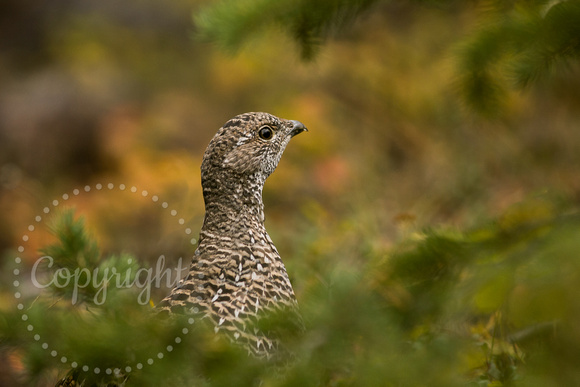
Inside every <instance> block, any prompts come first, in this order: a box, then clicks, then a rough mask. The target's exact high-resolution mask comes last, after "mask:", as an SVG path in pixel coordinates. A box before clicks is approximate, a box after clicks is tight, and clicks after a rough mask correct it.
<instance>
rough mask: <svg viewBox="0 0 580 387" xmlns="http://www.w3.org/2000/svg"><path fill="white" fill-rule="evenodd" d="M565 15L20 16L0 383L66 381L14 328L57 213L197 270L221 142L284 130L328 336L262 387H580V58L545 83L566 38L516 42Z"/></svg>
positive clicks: (308, 271)
mask: <svg viewBox="0 0 580 387" xmlns="http://www.w3.org/2000/svg"><path fill="white" fill-rule="evenodd" d="M508 3H509V4H508ZM558 3H560V2H548V1H528V2H525V1H521V2H520V1H512V2H497V1H465V2H461V1H384V2H374V1H366V2H365V1H362V2H340V1H330V0H328V1H321V2H310V3H308V2H296V3H293V2H287V1H281V2H279V3H274V2H272V1H262V2H259V1H240V2H236V3H231V2H230V3H227V2H226V3H221V2H217V3H215V2H210V1H195V0H166V1H163V2H161V1H154V0H126V1H123V2H119V1H112V0H101V1H89V0H76V1H72V0H57V1H51V2H48V1H39V0H27V1H22V0H4V1H3V2H2V3H1V4H0V85H1V87H0V209H1V214H2V217H1V219H0V254H1V255H0V259H2V266H3V270H2V273H1V274H0V278H1V286H0V311H1V312H2V316H3V317H2V342H1V343H0V345H2V347H0V349H1V353H0V356H1V357H2V361H0V364H1V365H0V367H1V368H2V372H1V373H2V375H3V376H2V377H1V378H2V379H0V384H1V385H13V386H17V385H51V383H54V381H55V380H56V377H57V375H62V374H63V372H66V367H61V369H60V370H55V369H57V368H58V367H55V366H54V364H45V363H43V362H42V361H40V360H38V359H42V357H43V356H45V357H48V354H46V353H45V354H44V355H43V354H42V351H37V352H38V353H37V354H34V355H30V352H31V350H30V348H33V347H34V346H35V345H36V346H38V343H29V342H28V341H32V339H31V338H30V337H29V336H30V335H29V334H27V333H26V332H19V331H18V328H17V327H14V324H15V321H17V318H15V317H14V315H16V313H17V312H15V311H16V309H15V306H16V303H17V301H16V299H15V298H14V295H13V293H14V290H13V286H12V285H13V277H14V275H13V270H12V266H13V263H14V257H15V256H20V257H22V259H23V265H24V267H25V268H27V269H30V268H31V267H32V265H33V264H34V262H35V261H36V259H37V258H38V257H39V254H40V253H39V252H38V251H39V249H40V248H42V247H43V246H45V245H46V244H48V243H52V242H54V238H53V237H51V236H50V233H49V229H48V224H49V221H48V220H49V219H50V218H51V216H53V214H55V213H58V212H59V211H60V210H61V209H62V208H64V207H72V208H74V209H75V210H76V213H77V214H78V215H82V216H83V217H84V219H85V221H86V225H87V229H88V230H89V231H90V233H91V235H93V236H94V238H95V240H96V241H97V242H98V245H99V246H100V249H101V251H102V252H103V254H104V255H107V254H121V253H129V254H131V255H133V256H134V257H136V259H137V260H138V261H139V262H140V263H141V264H142V265H144V266H147V265H148V264H151V263H152V262H154V261H155V260H156V259H157V257H158V256H159V255H160V254H163V255H165V256H166V257H167V259H168V265H174V264H175V262H177V259H178V258H180V257H183V258H184V261H185V262H187V261H188V260H189V258H190V257H191V255H192V253H193V250H194V247H193V246H192V242H195V241H192V240H191V239H192V238H196V237H197V233H198V231H199V228H200V227H201V222H202V220H203V200H202V196H201V188H200V176H199V165H200V163H201V157H202V154H203V151H204V150H205V147H206V145H207V143H208V142H209V140H210V139H211V137H212V136H213V134H214V133H215V131H216V130H217V129H218V128H219V127H220V126H221V125H222V124H223V123H224V122H225V121H226V120H228V119H229V118H231V117H233V116H234V115H236V114H239V113H243V112H246V111H267V112H270V113H272V114H275V115H278V116H280V117H284V118H288V119H296V120H300V121H301V122H303V123H304V124H305V125H306V126H307V127H308V128H309V132H308V133H306V134H304V135H301V136H298V137H296V138H295V139H293V140H292V143H291V144H290V145H289V147H288V149H287V150H286V153H285V156H284V157H283V159H282V161H281V163H280V165H279V167H278V169H277V170H276V172H275V173H274V175H272V176H271V177H270V178H269V180H268V182H267V183H266V188H265V190H264V202H265V206H266V226H267V228H268V230H269V232H270V235H271V236H272V238H273V240H274V242H275V243H276V245H277V247H278V250H279V251H280V253H281V255H282V257H283V259H284V261H285V263H286V265H287V267H288V272H289V274H290V276H291V279H292V281H293V284H294V287H295V291H296V293H297V297H298V300H299V302H300V304H301V307H302V309H303V312H304V314H305V319H306V321H307V325H309V327H310V330H309V332H310V333H308V334H307V338H306V339H304V340H303V342H301V343H300V344H297V347H298V349H296V351H297V352H298V353H299V354H302V355H303V356H302V359H303V360H302V361H301V362H299V363H298V364H296V365H295V366H294V368H293V370H291V371H290V373H291V375H292V376H291V377H290V378H289V379H288V380H286V381H282V380H278V379H272V380H270V379H267V378H266V384H267V385H298V384H301V385H359V386H365V385H393V386H405V385H413V386H414V385H417V386H419V385H421V386H431V385H441V386H443V385H445V386H447V385H466V384H472V385H512V384H518V385H525V386H528V385H538V386H563V385H580V372H579V370H580V368H578V366H577V364H578V361H580V328H579V327H580V325H578V324H577V323H578V322H579V321H578V317H580V316H579V314H580V302H578V300H577V298H578V295H579V294H580V285H578V276H579V273H580V272H579V271H578V270H579V265H580V255H579V253H580V238H578V235H579V233H578V232H579V231H580V219H579V217H578V215H577V210H576V209H577V208H578V204H579V201H580V178H579V171H578V167H579V166H580V131H578V128H579V125H580V77H579V76H578V75H579V72H578V65H577V61H575V59H576V58H577V56H578V53H580V50H579V49H578V43H577V36H576V38H574V39H576V43H573V44H571V45H569V46H566V47H565V48H566V50H568V51H566V50H564V49H562V51H561V52H564V53H565V54H566V55H569V58H568V59H572V60H568V61H567V62H566V63H565V64H566V66H564V65H563V63H564V62H562V63H560V62H558V61H557V60H554V62H555V63H556V62H558V63H556V64H555V65H554V66H553V67H550V66H547V65H545V61H543V62H542V61H541V58H540V59H538V58H539V57H534V56H533V55H532V54H534V53H535V51H533V50H532V49H535V48H534V47H536V46H537V47H539V48H538V49H537V51H538V52H544V49H545V48H546V47H559V46H557V45H556V43H554V39H552V40H549V39H547V40H546V42H547V43H545V45H544V46H542V43H541V42H539V41H538V40H535V42H536V44H535V45H531V46H530V47H532V48H531V49H530V50H528V51H525V50H523V53H522V52H520V51H518V48H519V47H521V45H522V44H524V43H525V39H526V37H520V40H518V39H516V38H513V36H514V34H513V32H514V31H524V30H525V31H528V30H530V29H532V30H533V28H537V29H540V30H541V29H542V28H543V27H542V26H541V25H539V26H538V25H536V24H534V22H535V21H536V22H537V20H544V19H543V18H544V17H546V18H547V16H546V12H547V10H548V9H549V8H547V7H549V6H552V5H554V4H556V5H558ZM565 3H571V4H576V6H577V2H575V1H569V2H565ZM224 4H225V5H224ZM234 4H235V5H234ZM345 4H346V5H345ZM317 12H321V14H322V15H323V16H321V17H319V18H317V16H316V15H318V13H317ZM554 14H555V13H554ZM304 15H307V16H304ZM308 15H309V16H308ZM566 15H568V17H569V18H570V19H571V21H570V25H571V26H577V25H578V24H580V22H579V20H580V19H578V18H576V19H573V17H575V16H576V15H580V13H576V14H572V13H567V14H566ZM192 16H193V19H192ZM556 16H558V15H556ZM325 17H328V18H330V19H332V20H334V22H327V21H326V20H325ZM194 19H195V20H196V22H194V21H193V20H194ZM513 20H516V22H514V23H515V25H516V26H515V27H514V23H512V22H513ZM522 20H524V21H525V22H521V21H522ZM556 20H560V19H556ZM562 20H564V21H565V20H567V19H566V18H564V19H562ZM500 21H501V23H503V24H501V23H500ZM301 22H302V23H301ZM574 22H576V23H575V24H574ZM325 23H327V24H325ZM498 23H500V24H501V25H502V26H504V27H505V28H504V29H499V32H498V29H496V28H495V27H496V26H498V25H500V24H498ZM510 23H512V24H510ZM517 23H520V24H517ZM560 25H561V26H562V31H569V30H570V29H566V28H565V27H566V26H565V25H564V24H560ZM489 26H492V27H493V28H490V27H489ZM518 26H519V27H518ZM522 26H524V27H522ZM302 27H305V28H302ZM306 27H307V28H306ZM520 27H521V28H520ZM510 28H511V29H510ZM518 28H519V29H518ZM574 28H576V29H577V27H574ZM489 31H492V32H493V33H490V32H489ZM533 31H535V30H533ZM572 31H573V29H572ZM527 33H528V35H526V36H527V37H528V38H530V36H532V37H533V36H536V35H534V34H532V33H530V32H529V31H528V32H527ZM494 34H495V35H494ZM200 36H201V37H203V38H205V39H199V37H200ZM518 36H519V35H518ZM546 36H549V37H551V36H552V35H549V34H548V35H546ZM572 37H573V36H572ZM530 39H531V38H530ZM574 39H571V41H573V42H574ZM506 42H507V43H506ZM538 42H539V43H538ZM542 42H543V41H542ZM514 47H516V49H514ZM498 52H501V55H499V54H498ZM553 52H555V53H556V54H558V55H560V53H561V52H560V51H553ZM556 54H554V55H556ZM478 55H479V56H478ZM500 56H501V58H500V59H498V57H500ZM478 58H479V59H478ZM542 58H543V57H542ZM556 59H558V58H556ZM526 60H529V61H530V62H526ZM534 60H535V61H536V62H537V63H539V62H541V63H542V66H544V67H546V68H544V67H541V69H540V70H542V69H543V70H546V71H545V72H546V73H548V71H547V67H550V69H549V70H551V71H550V72H549V74H548V75H545V76H544V74H543V73H542V74H540V73H541V71H540V70H538V71H536V72H534V71H531V70H530V68H532V67H533V64H534V63H536V62H533V61H534ZM482 63H483V64H482ZM526 63H527V64H529V63H532V64H529V66H528V67H526V68H525V71H528V70H529V71H528V72H527V73H526V72H525V71H524V70H521V69H522V68H523V67H522V64H526ZM516 65H517V66H519V67H518V69H520V70H521V71H520V70H517V69H516V71H515V72H514V73H510V72H509V71H508V70H510V69H511V68H512V67H513V68H515V67H517V66H516ZM485 66H488V67H485ZM534 68H535V69H536V70H537V68H536V67H534ZM506 69H507V70H506ZM518 71H519V72H518ZM536 73H538V74H536ZM473 74H476V75H477V76H473ZM482 74H483V75H482ZM513 74H516V75H518V74H519V77H512V75H513ZM522 74H524V75H522ZM526 74H527V78H526ZM530 74H532V75H530ZM533 74H535V75H533ZM474 79H475V81H474ZM482 79H484V80H485V82H484V81H481V80H482ZM470 82H471V83H470ZM486 82H487V83H486ZM494 82H496V83H494ZM470 87H471V88H470ZM474 93H475V94H474ZM98 184H102V188H101V189H98V188H96V187H97V185H98ZM108 184H112V187H114V188H113V189H109V188H107V187H108ZM121 184H124V185H125V186H126V189H125V190H121V189H119V186H120V185H121ZM86 186H88V187H91V189H90V191H89V192H86V190H85V187H86ZM133 186H135V187H136V188H137V190H136V192H131V191H130V187H133ZM75 189H77V190H79V192H80V193H79V194H78V195H75V194H74V190H75ZM144 190H145V191H147V194H146V195H145V194H143V192H142V191H144ZM65 194H66V195H68V196H65V197H63V195H65ZM153 195H157V196H158V197H159V198H160V199H159V202H154V201H153V200H152V196H153ZM54 200H58V204H57V205H56V206H55V203H54V202H53V201H54ZM164 201H165V202H167V203H168V205H169V207H168V208H167V209H166V208H163V207H162V206H160V205H159V203H161V202H164ZM45 208H48V209H49V212H48V213H46V211H45ZM171 210H175V211H176V213H177V214H178V215H173V214H172V213H171ZM37 216H41V218H42V221H40V222H39V221H37V220H35V217H37ZM30 225H34V229H33V230H31V229H30V227H29V226H30ZM184 230H188V231H185V232H184ZM24 235H26V236H27V238H26V237H25V240H23V236H24ZM19 246H22V247H23V249H21V250H22V251H19V250H18V247H19ZM22 286H24V289H28V290H29V292H28V294H25V297H30V298H31V299H34V297H35V294H34V292H35V290H34V289H33V286H32V284H30V283H24V284H23V285H22ZM166 292H167V289H163V288H162V289H155V290H154V293H153V297H152V300H153V302H154V303H157V302H158V301H159V300H160V299H161V298H162V297H163V295H164V294H166ZM21 325H24V324H21ZM24 328H25V327H24V326H23V328H22V329H23V330H24ZM517 335H519V336H517ZM524 338H525V340H524ZM524 341H525V343H524ZM30 358H33V359H36V360H35V361H37V363H34V362H33V361H32V360H30ZM31 364H36V365H37V366H36V367H34V366H31ZM39 364H41V365H39ZM63 370H64V371H63ZM151 372H153V371H151ZM236 372H239V369H237V371H236ZM226 374H227V373H226ZM222 376H223V374H222ZM223 377H224V378H226V376H223ZM234 377H235V376H232V378H234ZM214 378H215V375H214ZM214 380H218V379H214ZM224 380H225V381H220V382H219V383H222V385H228V383H233V382H232V380H235V379H227V378H226V379H224ZM219 383H218V382H216V384H219ZM136 385H139V384H136ZM143 385H146V384H143Z"/></svg>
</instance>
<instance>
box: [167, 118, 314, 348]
mask: <svg viewBox="0 0 580 387" xmlns="http://www.w3.org/2000/svg"><path fill="white" fill-rule="evenodd" d="M305 130H306V128H305V127H304V125H303V124H302V123H300V122H298V121H291V120H284V119H280V118H277V117H275V116H273V115H271V114H268V113H246V114H241V115H238V116H236V117H234V118H232V119H231V120H229V121H228V122H227V123H226V124H225V125H224V126H223V127H221V128H220V129H219V130H218V132H217V133H216V135H215V136H214V137H213V139H212V140H211V142H210V143H209V146H208V147H207V150H206V151H205V154H204V157H203V162H202V166H201V183H202V187H203V196H204V201H205V210H206V213H205V218H204V222H203V226H202V229H201V233H200V238H199V245H198V248H197V250H196V251H195V255H194V257H193V260H192V263H191V267H190V271H189V274H188V275H187V276H186V278H185V279H184V280H183V281H182V282H181V283H180V284H179V285H178V286H177V287H175V288H174V289H173V290H172V291H171V294H170V295H169V296H167V297H166V298H165V299H163V301H162V302H161V303H160V305H159V307H160V309H161V310H164V311H169V312H170V313H185V314H193V315H198V316H201V317H202V318H209V319H210V320H211V321H212V322H213V324H214V326H215V331H216V332H218V333H224V334H226V336H227V337H228V338H230V339H231V340H232V341H234V342H236V343H239V344H241V345H243V346H244V348H246V349H247V350H248V352H249V353H251V354H253V355H255V356H258V357H269V356H270V355H272V354H273V353H275V352H276V348H277V346H278V343H277V340H276V338H275V333H273V332H263V331H261V330H260V329H259V328H257V324H256V323H257V320H258V319H259V318H260V317H261V316H262V315H263V314H264V313H268V312H275V311H289V312H290V316H291V317H290V318H295V319H296V321H300V318H299V316H298V306H297V302H296V298H295V296H294V291H293V289H292V285H291V284H290V280H289V278H288V274H287V273H286V268H285V267H284V264H283V263H282V260H281V258H280V255H279V254H278V251H277V250H276V247H275V246H274V243H273V242H272V240H271V239H270V236H269V235H268V233H267V232H266V229H265V227H264V205H263V203H262V189H263V187H264V182H265V181H266V178H267V177H268V176H269V175H270V174H271V173H272V172H274V169H275V168H276V166H277V165H278V162H279V161H280V158H281V157H282V153H283V152H284V149H285V148H286V145H288V142H289V141H290V139H291V138H292V137H293V136H295V135H296V134H299V133H301V132H303V131H305Z"/></svg>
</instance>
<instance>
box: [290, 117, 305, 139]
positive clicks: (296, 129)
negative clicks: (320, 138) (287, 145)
mask: <svg viewBox="0 0 580 387" xmlns="http://www.w3.org/2000/svg"><path fill="white" fill-rule="evenodd" d="M290 122H292V123H293V124H294V126H293V127H292V130H291V131H290V137H294V136H296V135H297V134H300V133H302V132H308V129H306V126H304V124H303V123H302V122H300V121H296V120H290Z"/></svg>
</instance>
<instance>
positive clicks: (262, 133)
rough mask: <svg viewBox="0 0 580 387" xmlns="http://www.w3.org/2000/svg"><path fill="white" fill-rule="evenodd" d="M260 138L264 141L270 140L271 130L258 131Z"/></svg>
mask: <svg viewBox="0 0 580 387" xmlns="http://www.w3.org/2000/svg"><path fill="white" fill-rule="evenodd" d="M259 134H260V137H262V138H263V139H264V140H269V139H271V138H272V129H270V128H262V129H260V133H259Z"/></svg>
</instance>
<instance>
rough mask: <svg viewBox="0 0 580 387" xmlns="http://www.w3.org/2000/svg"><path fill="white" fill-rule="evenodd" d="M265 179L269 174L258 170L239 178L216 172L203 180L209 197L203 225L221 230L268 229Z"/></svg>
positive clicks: (204, 228)
mask: <svg viewBox="0 0 580 387" xmlns="http://www.w3.org/2000/svg"><path fill="white" fill-rule="evenodd" d="M220 177H221V178H220ZM264 181H265V178H263V177H262V176H260V175H257V174H256V175H249V176H243V177H236V178H232V176H214V178H212V179H211V180H208V181H202V186H203V198H204V201H205V218H204V223H203V227H202V229H203V230H205V231H210V232H212V233H219V234H232V233H236V232H237V231H238V230H240V229H248V228H251V229H256V230H261V229H264V204H263V202H262V189H263V187H264Z"/></svg>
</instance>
